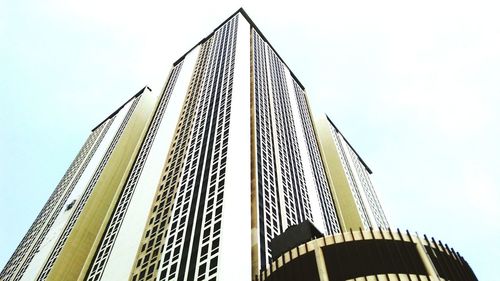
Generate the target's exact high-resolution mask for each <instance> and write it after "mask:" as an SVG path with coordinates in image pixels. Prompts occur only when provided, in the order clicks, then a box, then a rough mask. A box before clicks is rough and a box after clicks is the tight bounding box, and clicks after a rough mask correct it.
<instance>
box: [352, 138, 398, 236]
mask: <svg viewBox="0 0 500 281" xmlns="http://www.w3.org/2000/svg"><path fill="white" fill-rule="evenodd" d="M348 150H349V153H350V155H351V159H352V162H353V164H354V167H355V169H356V172H357V175H358V179H359V182H360V184H361V186H362V188H363V192H364V194H365V197H366V199H367V201H368V206H370V211H371V212H372V214H373V218H374V220H375V224H376V226H377V227H381V228H382V229H388V228H389V223H388V222H387V218H386V217H385V214H384V211H383V209H382V206H381V205H380V201H379V200H378V198H377V194H376V193H375V189H374V188H373V185H372V182H371V180H370V177H369V174H368V171H367V170H366V168H365V167H364V165H363V164H362V163H361V161H360V160H359V158H358V156H357V155H356V153H355V152H354V150H353V149H352V148H351V147H348Z"/></svg>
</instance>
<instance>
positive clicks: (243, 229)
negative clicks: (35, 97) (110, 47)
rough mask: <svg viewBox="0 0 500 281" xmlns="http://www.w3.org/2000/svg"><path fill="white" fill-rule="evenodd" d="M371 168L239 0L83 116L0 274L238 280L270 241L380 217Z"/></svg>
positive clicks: (254, 269) (257, 263)
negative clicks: (116, 101) (67, 162)
mask: <svg viewBox="0 0 500 281" xmlns="http://www.w3.org/2000/svg"><path fill="white" fill-rule="evenodd" d="M369 174H370V170H369V168H368V167H367V166H366V165H365V163H364V162H363V160H361V158H360V157H359V155H358V154H357V153H356V152H355V150H354V149H353V148H352V147H351V146H350V144H349V143H348V142H347V140H346V139H345V138H344V137H343V135H342V134H341V133H340V132H339V130H338V129H337V128H336V127H335V126H334V125H333V123H332V122H331V121H330V120H329V119H326V120H323V119H321V120H319V122H317V123H315V122H314V120H313V117H312V114H311V111H310V107H309V105H308V102H307V98H306V93H305V89H304V87H303V86H302V84H301V83H300V81H299V80H298V79H297V78H296V77H295V75H294V74H293V72H292V71H291V70H290V69H289V68H288V66H287V65H286V64H285V63H284V62H283V60H282V59H281V58H280V57H279V55H278V54H277V52H276V51H275V50H274V48H273V47H272V46H271V45H270V44H269V42H268V40H267V39H266V38H265V37H264V35H262V33H261V32H260V31H259V29H258V28H257V27H256V26H255V24H254V23H253V22H252V21H251V19H250V18H249V17H248V16H247V15H246V13H245V12H244V11H243V10H242V9H240V10H238V11H237V12H236V13H235V14H233V15H232V16H231V17H229V18H228V19H227V20H226V21H224V22H223V23H222V24H221V25H220V26H219V27H217V28H216V29H215V30H214V32H212V33H211V34H210V35H208V36H207V37H206V38H204V39H203V40H201V41H200V42H199V43H198V44H197V45H196V46H194V47H193V48H192V49H191V50H189V51H188V52H187V53H186V54H185V55H183V56H182V57H181V58H180V59H178V60H177V61H176V62H175V63H174V64H173V66H172V69H171V71H170V73H169V74H168V77H167V79H166V82H165V85H164V88H163V89H162V91H161V93H160V94H159V95H158V97H156V96H155V95H153V93H151V90H150V89H149V88H147V87H145V88H144V89H142V90H141V91H140V92H139V93H137V94H136V95H134V96H133V97H132V98H131V99H130V100H129V101H127V102H126V103H125V104H124V105H123V106H122V107H120V108H119V109H118V110H116V111H115V112H113V113H112V114H111V115H110V116H109V117H108V118H106V119H105V120H104V121H103V122H102V123H101V124H99V125H98V126H97V127H96V128H94V129H93V130H92V132H91V134H90V136H89V138H88V140H87V141H86V142H85V144H84V146H83V148H82V149H81V151H80V152H79V154H78V155H77V157H76V158H75V160H74V162H73V163H72V164H71V166H70V168H69V169H68V171H67V173H66V174H65V175H64V177H63V179H62V180H61V182H60V184H59V185H58V186H57V187H56V189H55V191H54V193H53V194H52V195H51V197H50V198H49V200H48V201H47V203H46V205H45V206H44V207H43V209H42V211H41V212H40V214H39V216H38V217H37V218H36V220H35V222H34V223H33V225H32V226H31V228H30V229H29V231H28V233H27V234H26V236H25V237H24V238H23V240H22V241H21V243H20V245H19V246H18V248H17V249H16V250H15V252H14V254H13V255H12V257H11V259H10V260H9V261H8V263H7V264H6V266H5V268H4V269H3V270H2V272H1V273H0V279H1V280H40V281H42V280H134V281H135V280H249V279H250V278H251V277H252V276H255V275H256V274H258V273H259V272H261V270H264V269H266V267H267V266H268V265H269V264H270V263H271V262H272V252H271V245H270V244H271V241H272V240H273V239H274V238H275V237H277V236H279V235H280V234H281V233H283V232H284V231H285V230H286V229H288V228H289V227H291V226H294V225H298V224H300V223H303V222H305V221H309V222H311V223H312V224H313V225H314V226H315V227H316V228H317V229H318V230H319V231H320V232H322V233H324V234H328V235H332V234H338V233H342V232H344V231H348V230H350V229H359V228H362V229H369V228H380V229H387V228H388V227H389V226H388V223H387V220H386V218H385V215H384V213H383V211H382V208H381V206H380V203H379V201H378V199H377V197H376V195H375V191H374V189H373V187H372V185H371V182H370V180H369Z"/></svg>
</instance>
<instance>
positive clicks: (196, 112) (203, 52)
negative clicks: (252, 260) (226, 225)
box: [132, 16, 238, 280]
mask: <svg viewBox="0 0 500 281" xmlns="http://www.w3.org/2000/svg"><path fill="white" fill-rule="evenodd" d="M237 20H238V17H237V16H236V17H233V18H232V19H230V20H229V21H228V22H227V23H225V24H224V25H223V26H222V27H221V28H219V29H218V30H217V31H215V33H214V34H213V36H212V37H210V38H209V39H207V40H206V41H205V42H204V43H203V44H202V45H201V47H200V54H199V57H198V61H197V64H196V68H195V72H194V75H193V78H192V80H191V84H190V87H189V91H188V95H187V97H186V101H185V103H184V108H183V110H182V112H181V117H180V119H179V122H178V125H177V127H178V129H177V134H176V136H175V139H174V141H173V143H172V146H171V149H170V153H169V157H168V160H167V163H166V168H165V173H164V176H163V178H162V181H161V183H160V188H159V190H158V192H157V196H156V202H155V203H154V205H153V212H152V213H151V214H152V216H151V217H150V221H149V224H150V225H149V226H147V228H146V232H145V237H144V239H143V244H142V247H141V249H140V253H139V255H138V260H137V264H136V269H135V271H134V274H133V277H132V280H153V279H156V278H157V275H158V272H159V280H215V278H216V277H215V276H216V274H217V262H218V252H219V243H220V233H221V218H222V203H223V196H224V178H225V171H226V159H227V144H228V138H229V117H230V113H231V94H232V81H233V69H234V57H235V47H236V29H237ZM164 199H166V200H164ZM157 223H159V226H158V225H156V224H157ZM165 224H166V226H165ZM162 245H164V246H162ZM159 256H161V260H160V261H158V257H159Z"/></svg>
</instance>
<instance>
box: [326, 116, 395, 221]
mask: <svg viewBox="0 0 500 281" xmlns="http://www.w3.org/2000/svg"><path fill="white" fill-rule="evenodd" d="M330 132H331V134H332V136H333V140H334V142H335V146H336V148H337V151H338V154H339V156H340V160H341V163H342V166H343V169H344V172H345V174H346V176H347V181H348V183H349V186H350V188H351V191H352V194H353V197H354V201H355V203H356V206H357V208H358V212H359V214H360V217H361V221H362V223H363V226H364V227H365V228H369V227H380V228H383V229H388V228H389V223H388V222H387V219H386V217H385V214H384V211H383V209H382V206H381V205H380V201H379V200H378V198H377V195H376V193H375V190H374V188H373V185H372V183H371V180H370V177H369V172H368V170H367V169H366V167H365V166H364V164H363V163H362V162H361V160H360V159H359V156H358V155H357V154H356V152H355V151H354V149H352V147H351V146H350V145H349V144H348V143H347V141H346V140H345V139H344V137H343V136H342V134H341V133H340V132H339V131H338V130H337V128H335V126H333V125H332V124H331V123H330ZM370 215H371V216H370Z"/></svg>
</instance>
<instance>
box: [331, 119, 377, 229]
mask: <svg viewBox="0 0 500 281" xmlns="http://www.w3.org/2000/svg"><path fill="white" fill-rule="evenodd" d="M330 131H331V134H332V136H333V141H334V142H335V146H336V148H337V151H338V153H339V157H340V162H341V163H342V167H343V168H344V172H345V174H346V176H347V181H348V183H349V187H350V188H351V192H352V195H353V197H354V202H355V203H356V206H357V207H358V211H359V215H360V217H361V222H362V223H363V227H365V228H369V227H372V225H371V224H370V219H369V216H368V211H367V210H366V206H365V204H363V199H362V198H361V194H360V189H359V187H358V184H357V182H356V179H355V178H354V171H353V170H352V169H351V166H350V165H349V160H348V157H349V154H348V151H346V147H347V146H348V145H347V144H346V143H345V140H344V138H343V137H342V135H341V134H340V133H339V132H338V131H337V129H336V128H335V127H333V126H330Z"/></svg>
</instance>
